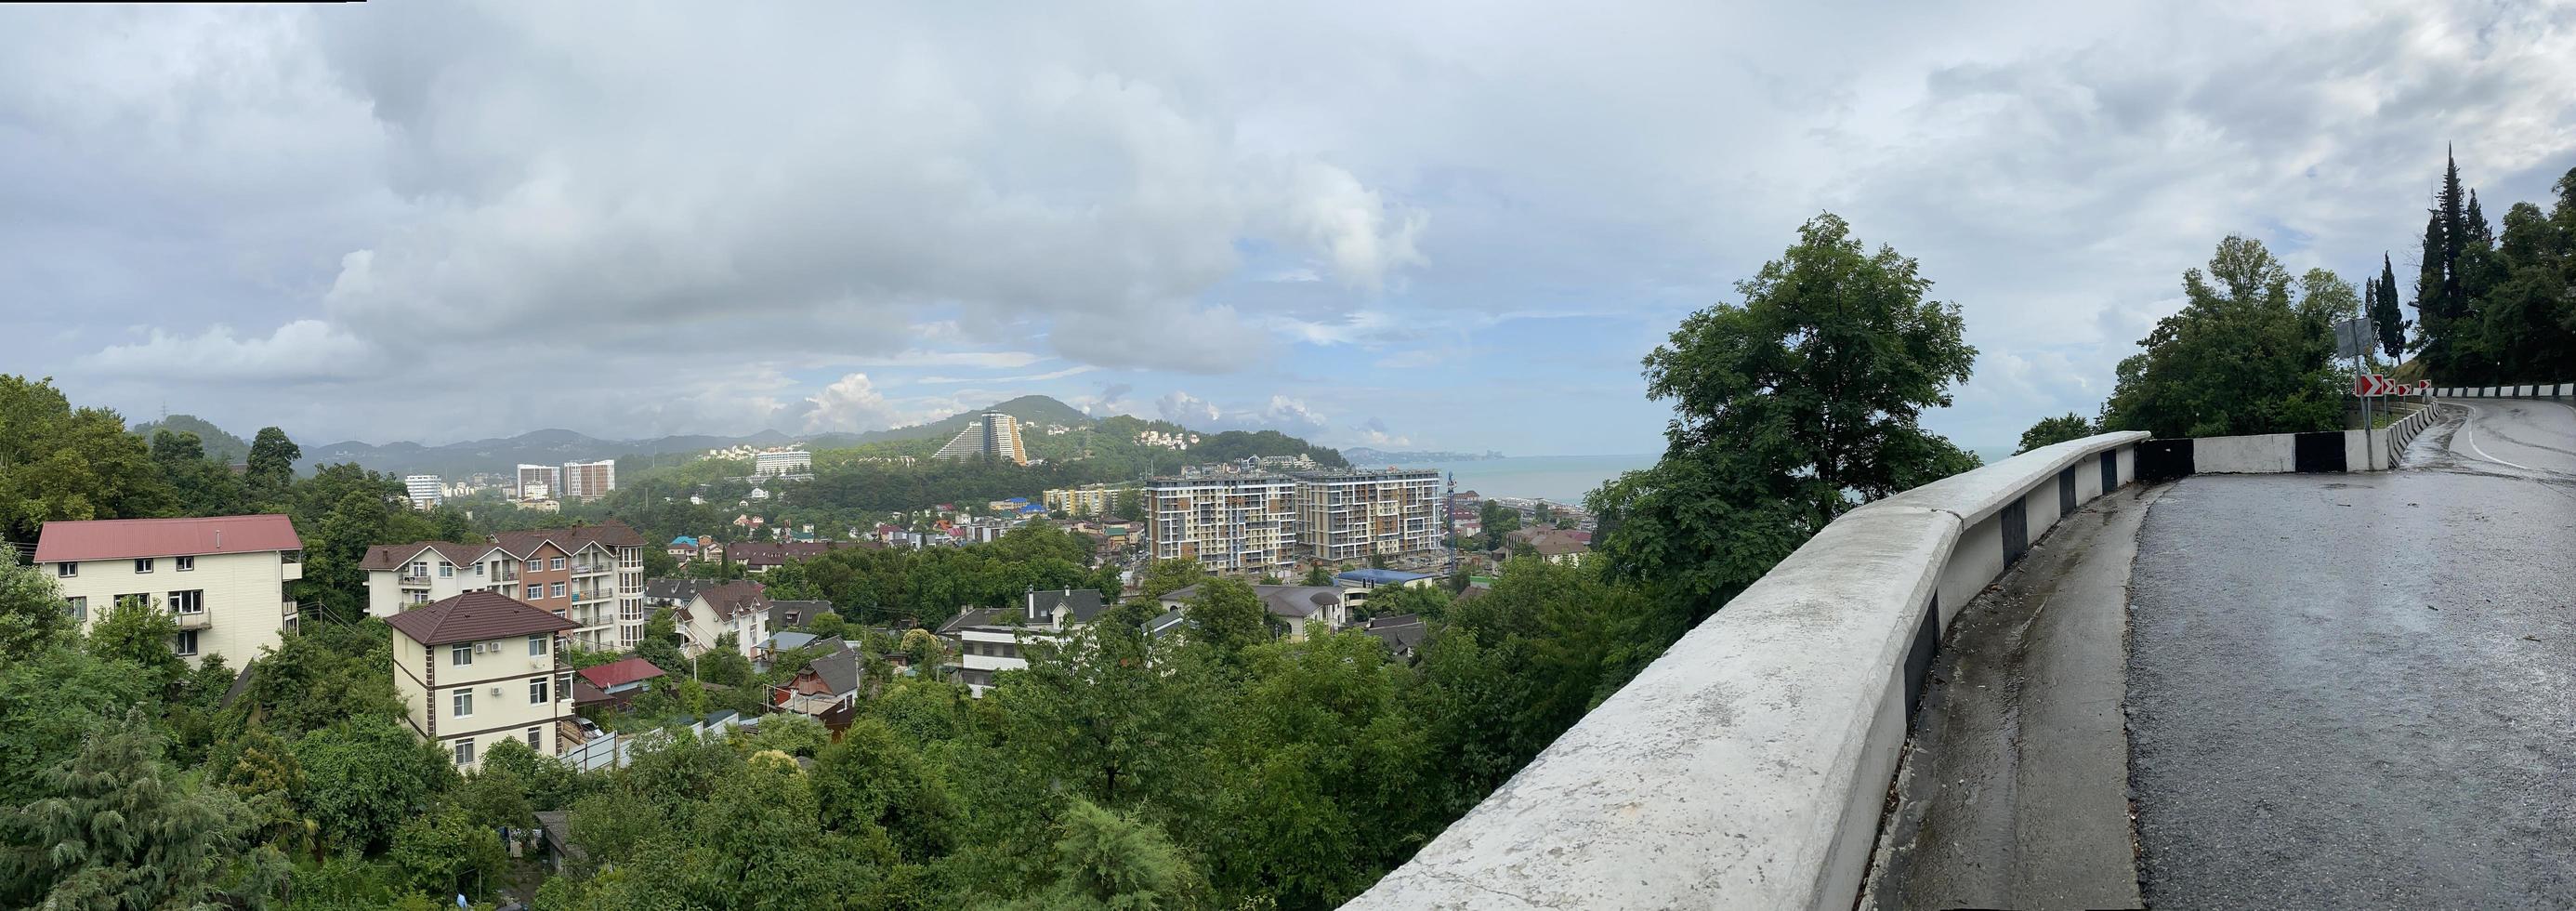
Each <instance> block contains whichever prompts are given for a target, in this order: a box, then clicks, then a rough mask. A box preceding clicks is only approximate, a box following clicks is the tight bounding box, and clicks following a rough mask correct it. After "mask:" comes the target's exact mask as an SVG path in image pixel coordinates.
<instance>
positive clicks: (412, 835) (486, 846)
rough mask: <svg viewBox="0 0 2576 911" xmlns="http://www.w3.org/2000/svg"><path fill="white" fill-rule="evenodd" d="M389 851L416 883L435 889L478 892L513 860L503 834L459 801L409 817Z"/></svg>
mask: <svg viewBox="0 0 2576 911" xmlns="http://www.w3.org/2000/svg"><path fill="white" fill-rule="evenodd" d="M385 856H386V859H388V860H391V861H393V863H394V867H395V868H396V869H399V870H401V871H402V872H403V876H404V878H405V879H407V880H409V882H410V885H411V887H412V888H414V889H418V890H421V891H423V892H428V893H431V894H434V895H468V894H479V893H481V892H482V891H483V890H484V888H485V887H486V886H488V885H490V884H492V883H493V882H495V881H497V880H499V879H500V877H501V874H502V872H503V871H504V869H505V868H507V867H508V865H509V858H508V856H507V855H505V854H503V853H502V848H501V837H500V835H499V834H498V833H496V832H494V831H493V830H492V829H488V828H485V827H483V826H480V825H477V824H475V821H474V820H473V819H471V818H470V817H469V816H468V815H467V814H466V812H465V810H463V809H462V808H458V807H449V808H448V809H446V810H444V811H442V812H438V813H432V814H428V815H424V816H415V817H412V818H410V819H407V820H404V821H403V824H402V827H401V828H399V829H397V830H395V832H394V839H393V847H392V848H391V850H389V851H387V852H386V855H385Z"/></svg>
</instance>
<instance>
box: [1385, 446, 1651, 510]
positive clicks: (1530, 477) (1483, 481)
mask: <svg viewBox="0 0 2576 911" xmlns="http://www.w3.org/2000/svg"><path fill="white" fill-rule="evenodd" d="M1655 458H1656V456H1655V455H1654V454H1652V453H1640V454H1637V455H1588V456H1507V457H1504V458H1500V459H1470V460H1467V461H1464V462H1406V463H1404V467H1406V468H1430V469H1436V470H1439V471H1442V472H1446V473H1448V474H1450V475H1451V476H1453V477H1455V478H1457V480H1458V489H1459V490H1460V491H1461V492H1464V491H1469V490H1472V491H1475V492H1477V493H1480V494H1483V495H1485V496H1488V497H1521V498H1525V499H1532V500H1548V501H1551V502H1556V503H1565V504H1569V505H1580V504H1582V502H1583V495H1584V494H1588V493H1591V492H1592V489H1593V488H1595V487H1599V486H1601V484H1602V482H1604V481H1608V480H1610V479H1611V478H1615V477H1618V476H1619V474H1620V473H1621V472H1627V471H1635V470H1637V469H1640V468H1645V467H1647V466H1649V465H1653V464H1655ZM1363 467H1366V466H1363Z"/></svg>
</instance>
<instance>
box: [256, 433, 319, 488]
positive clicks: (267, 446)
mask: <svg viewBox="0 0 2576 911" xmlns="http://www.w3.org/2000/svg"><path fill="white" fill-rule="evenodd" d="M303 457H304V448H303V447H301V446H297V445H295V441H294V440H290V439H287V438H286V431H283V430H279V429H277V428H275V427H262V428H260V429H259V435H258V436H255V437H252V438H251V441H250V460H249V461H250V468H249V470H248V471H246V472H244V474H243V476H244V478H245V479H246V480H248V481H249V482H250V487H251V491H252V492H253V493H254V494H257V495H259V496H260V497H261V498H263V499H271V500H274V499H277V498H281V497H283V496H284V495H285V493H286V489H287V487H288V486H289V485H291V484H293V483H294V481H295V460H297V459H301V458H303Z"/></svg>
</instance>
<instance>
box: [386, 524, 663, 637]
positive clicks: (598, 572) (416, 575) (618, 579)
mask: <svg viewBox="0 0 2576 911" xmlns="http://www.w3.org/2000/svg"><path fill="white" fill-rule="evenodd" d="M644 546H645V545H644V537H643V536H642V535H639V534H637V533H636V532H635V530H634V529H633V528H629V527H627V525H626V523H623V522H617V521H609V522H604V523H601V524H598V525H577V526H573V527H571V528H547V529H538V530H535V531H510V532H502V533H501V534H498V535H495V536H493V538H492V540H491V542H490V543H488V544H454V543H449V542H443V541H421V542H416V543H412V544H388V545H379V546H376V547H370V548H368V549H367V554H366V556H365V557H364V558H362V559H361V560H360V561H359V564H358V568H359V569H361V570H364V571H366V573H367V612H368V613H370V614H373V615H375V616H378V617H385V618H388V619H390V618H391V617H393V616H395V615H397V614H399V613H403V612H407V611H410V610H414V609H417V608H418V607H420V606H422V605H426V604H430V603H433V602H436V601H439V600H443V599H446V598H449V597H453V596H455V595H459V594H465V593H470V592H477V591H481V592H490V593H493V594H501V595H508V596H510V597H511V598H513V599H516V600H518V601H521V602H523V603H526V604H528V605H529V606H532V607H535V608H537V609H539V610H543V611H546V612H548V613H551V614H553V615H555V616H558V617H563V618H565V619H568V620H571V621H572V622H573V624H574V629H573V632H572V634H571V639H572V640H573V641H576V642H579V643H581V645H582V647H584V648H592V649H616V648H633V647H634V646H635V643H636V641H637V640H639V639H642V638H643V635H644V620H645V616H644Z"/></svg>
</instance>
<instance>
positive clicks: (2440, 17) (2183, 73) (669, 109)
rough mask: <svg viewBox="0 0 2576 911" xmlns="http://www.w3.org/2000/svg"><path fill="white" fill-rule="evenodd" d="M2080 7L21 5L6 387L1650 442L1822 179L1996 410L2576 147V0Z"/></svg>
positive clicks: (1958, 435) (2359, 256)
mask: <svg viewBox="0 0 2576 911" xmlns="http://www.w3.org/2000/svg"><path fill="white" fill-rule="evenodd" d="M1515 6H1523V7H1524V8H1514V7H1515ZM1721 6H1740V7H1743V9H1740V10H1735V11H1729V10H1726V9H1721V8H1720V7H1721ZM1793 6H1794V7H1795V8H1791V7H1793ZM2097 6H2100V5H2097V4H2064V3H2028V4H2000V3H1944V4H1888V5H1885V6H1883V7H1882V6H1872V7H1841V6H1836V5H1827V4H1804V5H1784V4H1726V5H1721V4H1711V3H1672V4H1663V5H1660V6H1658V5H1653V4H1613V5H1610V7H1593V8H1585V9H1582V10H1581V11H1579V12H1577V11H1576V8H1575V7H1573V6H1569V5H1566V4H1527V5H1516V4H1498V3H1492V2H1472V3H1455V4H1442V3H1405V4H1383V3H1366V4H1336V3H1288V4H1181V3H1174V4H1134V5H1117V6H1116V7H1115V8H1112V6H1111V5H1110V4H1026V5H1013V4H964V5H959V4H901V5H889V6H879V5H874V4H850V3H832V4H813V5H805V4H796V3H762V4H750V5H736V6H730V7H722V8H719V7H715V6H707V5H690V6H679V5H663V4H655V3H643V4H632V3H621V4H584V3H544V4H521V3H510V4H500V3H494V4H471V3H466V4H448V3H441V4H419V3H412V4H406V3H400V2H393V3H383V2H380V3H371V4H367V5H365V6H351V7H310V8H305V7H297V8H222V9H210V8H175V9H158V8H156V9H123V10H119V9H88V8H53V7H45V6H16V7H10V8H7V9H5V10H0V301H5V302H6V307H5V309H6V317H5V327H6V328H5V329H0V371H7V372H15V373H24V374H29V375H51V376H54V377H56V378H57V381H58V382H59V383H60V384H61V385H62V386H63V387H64V388H65V389H66V390H67V391H68V392H69V393H70V394H71V395H72V397H73V398H74V399H75V400H76V401H80V402H84V403H95V404H104V405H109V406H112V407H115V408H118V409H120V410H121V411H123V412H124V413H125V414H126V415H127V416H128V417H129V418H136V419H140V418H143V417H148V416H150V415H152V414H154V413H157V412H159V411H160V410H162V409H163V408H167V409H168V410H170V411H172V412H188V413H194V414H199V415H202V416H205V417H208V418H211V419H213V420H215V421H216V422H218V423H220V424H223V425H226V426H229V427H232V428H235V429H236V430H237V431H240V432H244V433H247V431H248V430H250V429H252V428H255V427H257V426H260V425H263V424H271V423H274V424H279V425H282V426H284V427H286V428H287V429H288V431H289V432H290V433H292V434H294V435H295V436H296V437H297V438H298V439H301V440H305V441H308V442H316V443H318V442H322V441H326V440H337V439H343V438H352V437H354V438H358V439H364V440H369V441H374V442H385V441H391V440H396V439H408V440H417V441H421V442H427V443H442V442H450V441H454V440H460V439H469V438H474V437H482V436H495V435H507V434H513V433H518V432H522V431H526V430H532V429H537V428H540V427H568V428H571V429H574V430H579V431H583V432H586V433H591V434H595V435H600V436H606V437H616V438H631V437H644V436H653V435H660V434H664V433H682V432H705V433H738V432H747V431H750V430H755V429H759V428H764V427H775V428H779V429H783V430H787V431H790V432H807V431H823V430H865V429H873V428H878V427H885V426H891V425H896V424H904V423H912V422H917V421H920V420H925V419H930V418H936V417H939V416H943V415H945V414H947V413H950V412H953V411H957V410H962V409H965V408H970V407H976V406H981V405H984V404H988V403H990V402H993V401H996V400H999V399H1003V398H1007V397H1010V396H1013V395H1019V394H1024V393H1046V394H1050V395H1054V396H1056V397H1057V398H1060V399H1063V400H1065V401H1067V402H1069V403H1072V404H1075V405H1076V406H1079V407H1086V408H1090V409H1092V410H1093V411H1094V412H1095V413H1106V412H1122V413H1132V414H1139V415H1144V416H1148V417H1171V418H1175V419H1180V420H1183V421H1185V422H1186V423H1188V424H1190V425H1192V426H1195V427H1209V428H1230V427H1246V428H1254V427H1273V428H1278V429H1282V430H1287V431H1290V432H1295V433H1300V434H1303V435H1306V436H1309V437H1311V438H1315V439H1317V440H1320V441H1323V442H1328V443H1334V444H1340V445H1364V444H1373V445H1379V446H1382V447H1383V446H1396V447H1411V448H1443V449H1485V448H1496V449H1502V450H1505V451H1507V452H1511V453H1515V454H1589V453H1636V452H1649V451H1654V450H1656V449H1659V448H1660V445H1661V442H1660V433H1661V428H1662V423H1663V420H1664V416H1665V414H1666V412H1665V409H1663V408H1662V407H1659V406H1658V405H1656V404H1655V403H1652V402H1649V401H1647V400H1645V398H1644V397H1643V393H1642V390H1643V383H1642V381H1641V380H1640V378H1639V377H1638V373H1637V370H1638V363H1637V362H1638V358H1639V357H1641V356H1642V355H1643V354H1644V353H1645V352H1646V351H1648V350H1649V349H1651V348H1652V347H1653V346H1654V344H1655V343H1656V342H1658V341H1659V340H1661V339H1662V337H1663V335H1664V334H1665V333H1666V332H1668V331H1669V330H1670V329H1671V327H1672V326H1673V325H1674V323H1675V322H1676V321H1677V320H1678V319H1679V318H1680V317H1681V316H1682V315H1684V314H1686V313H1688V312H1689V311H1691V310H1693V309H1695V308H1698V307H1703V306H1707V305H1709V304H1711V303H1715V302H1719V301H1725V300H1729V299H1731V296H1732V294H1733V292H1732V286H1733V283H1734V282H1735V281H1736V280H1738V279H1741V278H1743V277H1745V276H1746V275H1748V274H1750V273H1751V272H1752V271H1754V270H1755V269H1757V268H1758V267H1759V266H1760V264H1761V263H1762V261H1764V260H1765V259H1768V258H1772V257H1776V256H1777V255H1778V254H1779V253H1780V251H1781V249H1782V248H1783V247H1784V246H1786V245H1787V243H1788V242H1789V240H1790V239H1791V237H1792V236H1793V231H1794V229H1795V227H1796V226H1797V225H1798V223H1799V222H1801V221H1802V220H1804V219H1806V218H1807V217H1809V216H1812V215H1813V214H1815V213H1816V212H1818V211H1820V210H1831V211H1834V212H1836V213H1839V214H1841V215H1843V216H1845V217H1846V218H1848V219H1849V220H1850V221H1851V222H1852V223H1853V225H1854V227H1855V229H1856V231H1857V233H1858V234H1859V235H1860V236H1861V237H1862V238H1863V239H1864V240H1866V241H1868V242H1870V243H1872V244H1878V243H1886V244H1892V245H1894V246H1895V247H1896V248H1897V249H1898V250H1900V251H1902V252H1904V253H1906V254H1908V255H1911V256H1914V257H1916V258H1918V259H1920V260H1921V262H1922V264H1923V268H1924V271H1925V272H1926V274H1927V275H1928V276H1929V277H1931V278H1932V279H1933V280H1934V281H1936V282H1937V285H1936V286H1935V293H1936V294H1937V295H1938V296H1940V297H1942V298H1944V299H1948V300H1955V301H1957V302H1958V303H1960V304H1961V305H1962V306H1963V307H1964V308H1965V310H1966V313H1967V318H1968V331H1969V335H1970V340H1971V341H1972V342H1973V343H1974V344H1976V345H1977V347H1978V348H1979V350H1980V352H1981V354H1980V357H1979V363H1978V365H1977V372H1976V378H1975V380H1974V381H1973V382H1971V383H1969V384H1968V385H1967V386H1966V387H1964V388H1963V389H1961V390H1960V391H1959V393H1958V404H1957V406H1956V407H1955V408H1952V409H1949V410H1947V411H1945V412H1943V413H1941V414H1938V415H1936V416H1935V417H1934V418H1932V423H1933V425H1934V426H1935V427H1936V428H1937V429H1939V430H1942V431H1944V432H1946V433H1948V434H1950V435H1951V436H1952V437H1953V438H1954V439H1956V440H1957V441H1959V442H1960V443H1962V444H1964V445H1969V446H1992V445H2008V444H2010V443H2011V442H2012V440H2013V439H2014V438H2015V437H2016V436H2017V435H2018V434H2019V432H2020V430H2021V429H2022V428H2023V427H2024V426H2027V425H2028V424H2029V423H2030V422H2031V421H2032V420H2034V419H2036V418H2038V417H2041V416H2043V415H2045V414H2050V413H2062V412H2065V411H2068V410H2074V411H2078V412H2082V413H2085V414H2088V415H2089V414H2091V413H2093V411H2094V410H2095V408H2096V407H2097V405H2098V403H2099V401H2100V400H2101V398H2102V396H2103V395H2104V394H2105V393H2106V392H2107V390H2108V387H2109V382H2110V376H2111V368H2112V365H2113V363H2114V362H2116V361H2117V360H2118V359H2119V358H2120V357H2122V356H2124V355H2126V354H2128V353H2130V352H2131V351H2132V350H2133V348H2134V343H2135V342H2136V340H2137V339H2138V338H2139V337H2140V336H2141V335H2143V334H2144V332H2145V329H2146V327H2147V326H2148V325H2150V324H2151V323H2152V322H2153V321H2154V320H2155V319H2156V318H2157V317H2159V316H2161V315H2163V314H2165V313H2168V312H2171V311H2172V310H2173V309H2175V308H2177V307H2178V306H2179V305H2180V302H2179V300H2178V297H2179V284H2180V283H2179V276H2180V273H2181V272H2182V270H2183V269H2184V268H2185V267H2188V266H2191V265H2193V264H2195V263H2198V262H2200V261H2203V260H2205V259H2207V257H2208V253H2209V250H2210V249H2211V247H2212V246H2214V244H2215V243H2216V241H2217V240H2218V239H2219V238H2220V237H2222V236H2224V235H2225V234H2228V233H2230V232H2241V233H2245V234H2248V235H2251V236H2254V237H2257V238H2259V239H2261V240H2263V241H2265V242H2266V243H2268V244H2270V245H2271V246H2272V248H2273V249H2274V250H2275V251H2276V252H2278V253H2280V254H2281V255H2282V256H2283V258H2284V259H2285V260H2286V261H2287V262H2288V263H2289V264H2290V265H2291V266H2292V267H2293V268H2294V270H2303V269H2305V268H2307V267H2310V266H2319V265H2322V266H2327V267H2330V268H2334V269H2336V270H2338V271H2341V272H2343V273H2344V274H2346V275H2347V276H2349V277H2352V278H2353V279H2354V281H2355V282H2358V281H2359V279H2360V276H2361V275H2362V272H2363V269H2364V268H2365V266H2367V267H2368V268H2369V269H2371V270H2372V271H2376V267H2377V265H2378V262H2379V256H2380V253H2381V251H2382V250H2390V251H2392V252H2394V253H2395V254H2396V258H2397V261H2398V264H2399V271H2400V272H2401V273H2403V272H2405V271H2407V269H2408V266H2409V264H2410V263H2411V262H2412V259H2413V257H2412V255H2411V254H2410V252H2409V251H2408V250H2406V249H2405V246H2406V245H2407V243H2408V242H2409V238H2410V236H2413V235H2416V234H2417V233H2418V232H2420V230H2421V227H2422V224H2423V215H2422V207H2423V204H2424V199H2425V197H2426V194H2427V193H2428V191H2429V188H2430V185H2431V182H2432V180H2433V179H2434V177H2435V176H2436V175H2437V173H2438V170H2439V167H2440V164H2441V155H2442V147H2443V144H2444V143H2445V142H2452V143H2457V144H2458V147H2459V152H2460V157H2461V162H2462V167H2463V169H2464V171H2465V173H2466V175H2467V177H2468V178H2469V180H2470V181H2471V183H2472V184H2473V185H2475V186H2477V187H2479V188H2480V190H2481V197H2482V198H2483V199H2485V200H2488V201H2489V202H2488V204H2487V206H2486V210H2487V211H2488V212H2489V213H2490V214H2495V215H2500V214H2501V213H2502V211H2503V209H2504V207H2505V202H2506V201H2510V200H2516V199H2538V198H2542V196H2543V194H2544V193H2545V192H2546V188H2547V186H2548V185H2549V183H2550V181H2551V180H2553V179H2554V178H2555V177H2556V176H2557V175H2558V174H2561V173H2564V172H2566V171H2567V170H2568V169H2569V168H2570V167H2576V8H2571V7H2570V6H2567V5H2563V4H2502V5H2499V4H2488V3H2476V4H2457V5H2445V4H2442V3H2438V2H2420V0H2419V2H2408V3H2403V4H2380V3H2369V2H2362V3H2354V2H2336V3H2331V4H2322V5H2317V6H2315V7H2314V8H2310V9H2293V8H2291V5H2289V4H2268V3H2241V2H2228V3H2215V4H2185V3H2150V4H2138V5H2137V8H2136V9H2133V10H2130V11H2127V12H2120V11H2113V10H2109V9H2096V8H2095V7H2097ZM1612 7H1615V8H1612Z"/></svg>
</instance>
